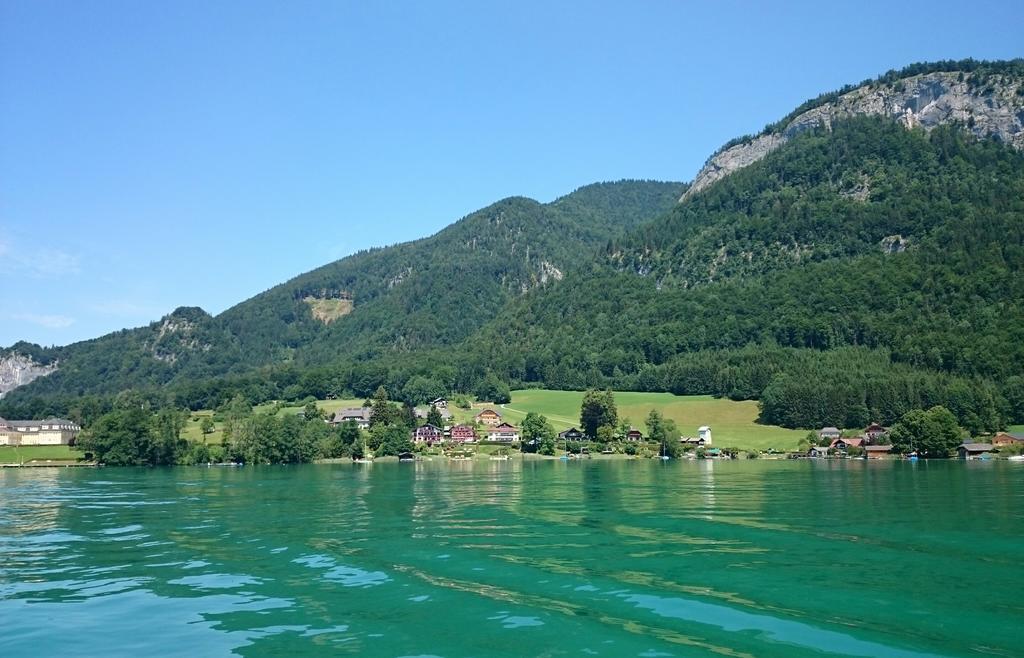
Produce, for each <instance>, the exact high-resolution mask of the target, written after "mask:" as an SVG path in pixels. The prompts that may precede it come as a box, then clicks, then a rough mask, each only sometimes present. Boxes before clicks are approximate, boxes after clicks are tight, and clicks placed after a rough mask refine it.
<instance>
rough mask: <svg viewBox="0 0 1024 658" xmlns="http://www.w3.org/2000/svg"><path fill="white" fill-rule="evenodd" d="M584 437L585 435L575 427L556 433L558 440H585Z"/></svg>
mask: <svg viewBox="0 0 1024 658" xmlns="http://www.w3.org/2000/svg"><path fill="white" fill-rule="evenodd" d="M586 439H587V437H586V435H585V434H583V432H581V431H580V430H579V429H577V428H575V427H570V428H569V429H567V430H565V431H564V432H559V433H558V440H559V441H586Z"/></svg>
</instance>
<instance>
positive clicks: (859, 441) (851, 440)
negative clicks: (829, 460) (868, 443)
mask: <svg viewBox="0 0 1024 658" xmlns="http://www.w3.org/2000/svg"><path fill="white" fill-rule="evenodd" d="M840 441H841V442H843V444H845V445H848V446H861V445H864V439H863V438H861V437H859V436H856V437H853V436H851V437H848V438H845V439H842V438H839V439H835V440H834V441H832V445H830V446H829V447H830V448H833V447H835V445H836V444H837V443H839V442H840Z"/></svg>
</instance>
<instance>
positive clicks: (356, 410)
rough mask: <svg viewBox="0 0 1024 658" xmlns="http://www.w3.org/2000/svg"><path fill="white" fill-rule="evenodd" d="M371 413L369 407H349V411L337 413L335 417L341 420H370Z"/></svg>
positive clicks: (344, 410) (343, 410)
mask: <svg viewBox="0 0 1024 658" xmlns="http://www.w3.org/2000/svg"><path fill="white" fill-rule="evenodd" d="M370 411H371V410H370V408H369V407H349V408H348V409H342V410H341V411H338V412H336V413H335V414H334V415H335V416H340V417H341V418H369V417H370Z"/></svg>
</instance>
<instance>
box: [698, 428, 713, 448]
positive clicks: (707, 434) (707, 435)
mask: <svg viewBox="0 0 1024 658" xmlns="http://www.w3.org/2000/svg"><path fill="white" fill-rule="evenodd" d="M697 438H698V439H704V445H706V446H709V445H711V428H710V427H708V426H707V425H701V426H700V427H698V428H697Z"/></svg>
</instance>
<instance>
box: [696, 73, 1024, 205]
mask: <svg viewBox="0 0 1024 658" xmlns="http://www.w3.org/2000/svg"><path fill="white" fill-rule="evenodd" d="M860 115H872V116H884V117H890V118H892V119H893V120H895V121H899V122H900V123H902V124H903V125H904V126H906V127H907V128H913V127H915V126H923V127H924V128H925V129H929V128H933V127H935V126H938V125H942V124H948V123H954V122H955V123H958V124H960V125H962V126H963V127H964V128H965V129H966V130H969V131H970V132H972V133H973V134H975V135H977V136H978V137H989V136H994V137H996V138H997V139H1000V140H1002V141H1003V142H1005V143H1007V144H1010V145H1012V146H1013V147H1014V148H1017V149H1024V80H1021V79H1017V78H1015V77H1014V76H1009V75H990V76H986V77H985V78H981V77H980V76H979V75H978V74H977V73H966V74H964V73H959V72H948V73H947V72H939V73H927V74H923V75H917V76H913V77H909V78H903V79H901V80H898V81H897V82H894V83H891V84H878V83H876V84H869V85H865V86H863V87H859V88H857V89H854V90H853V91H850V92H848V93H846V94H843V95H842V96H839V97H838V98H837V99H835V100H834V101H830V102H827V103H824V104H822V105H820V106H818V107H815V108H813V109H810V110H808V111H806V112H804V113H802V114H799V115H797V116H796V117H795V118H794V119H793V120H792V121H790V122H789V123H788V124H786V125H785V126H784V127H783V128H782V129H781V130H779V131H777V132H770V133H766V134H762V135H759V136H757V137H754V138H752V139H750V140H748V141H745V142H743V143H740V144H737V145H735V146H732V147H730V148H727V149H724V150H722V151H721V152H719V153H717V154H715V155H714V156H712V157H711V159H710V160H708V162H707V164H706V165H704V167H703V169H701V170H700V172H699V173H698V174H697V177H696V178H695V179H694V181H693V184H692V185H691V186H690V187H689V189H687V191H686V193H685V194H683V196H682V198H681V199H680V200H683V199H686V198H688V197H690V196H692V195H694V194H696V193H698V192H700V191H701V190H703V189H704V188H706V187H708V186H709V185H711V184H712V183H714V182H715V181H717V180H720V179H722V178H724V177H726V176H728V175H729V174H731V173H732V172H734V171H736V170H738V169H741V168H743V167H746V166H748V165H751V164H753V163H755V162H757V161H758V160H760V159H761V158H763V157H765V156H766V155H768V154H769V153H771V152H772V151H774V150H775V149H777V148H779V147H780V146H782V145H783V144H785V143H786V142H788V141H789V140H790V139H792V138H793V137H795V136H796V135H799V134H800V133H802V132H804V131H806V130H811V129H813V128H817V127H819V126H821V127H824V128H825V129H829V128H830V127H831V126H832V124H833V122H835V121H838V120H841V119H844V118H848V117H851V116H860Z"/></svg>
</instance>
